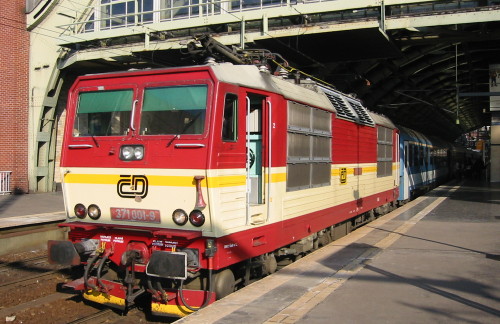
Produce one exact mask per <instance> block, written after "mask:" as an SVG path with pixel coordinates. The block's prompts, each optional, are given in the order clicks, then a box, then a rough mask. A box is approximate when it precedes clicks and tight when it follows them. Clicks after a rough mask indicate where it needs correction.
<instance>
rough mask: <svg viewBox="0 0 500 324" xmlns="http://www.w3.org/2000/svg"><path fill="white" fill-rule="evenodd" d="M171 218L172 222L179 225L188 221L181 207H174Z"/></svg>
mask: <svg viewBox="0 0 500 324" xmlns="http://www.w3.org/2000/svg"><path fill="white" fill-rule="evenodd" d="M172 219H173V220H174V223H176V224H177V225H181V226H182V225H184V224H186V223H187V221H188V215H187V213H186V212H185V211H183V210H182V209H176V210H174V212H173V213H172Z"/></svg>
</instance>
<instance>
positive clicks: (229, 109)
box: [222, 93, 238, 142]
mask: <svg viewBox="0 0 500 324" xmlns="http://www.w3.org/2000/svg"><path fill="white" fill-rule="evenodd" d="M237 117H238V96H237V95H235V94H232V93H228V94H226V99H225V101H224V119H223V121H222V140H223V141H224V142H236V141H237V140H238V122H237V121H238V118H237Z"/></svg>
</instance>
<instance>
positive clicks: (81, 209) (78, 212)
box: [74, 204, 87, 219]
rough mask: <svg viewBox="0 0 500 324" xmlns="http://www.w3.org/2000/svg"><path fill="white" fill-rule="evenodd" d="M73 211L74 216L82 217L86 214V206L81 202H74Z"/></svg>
mask: <svg viewBox="0 0 500 324" xmlns="http://www.w3.org/2000/svg"><path fill="white" fill-rule="evenodd" d="M74 211H75V216H76V217H78V218H81V219H84V218H85V216H87V208H85V206H84V205H83V204H76V205H75V209H74Z"/></svg>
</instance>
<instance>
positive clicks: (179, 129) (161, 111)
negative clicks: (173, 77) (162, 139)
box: [141, 85, 208, 135]
mask: <svg viewBox="0 0 500 324" xmlns="http://www.w3.org/2000/svg"><path fill="white" fill-rule="evenodd" d="M207 92H208V86H207V85H189V86H172V87H157V88H147V89H145V91H144V103H143V106H142V116H141V134H143V135H168V134H171V135H178V134H203V132H204V129H205V117H206V109H207Z"/></svg>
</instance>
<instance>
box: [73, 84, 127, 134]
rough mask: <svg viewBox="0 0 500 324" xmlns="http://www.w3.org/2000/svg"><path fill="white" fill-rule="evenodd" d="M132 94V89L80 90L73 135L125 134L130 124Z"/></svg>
mask: <svg viewBox="0 0 500 324" xmlns="http://www.w3.org/2000/svg"><path fill="white" fill-rule="evenodd" d="M133 94H134V93H133V90H132V89H125V90H112V91H88V92H81V93H80V95H79V97H78V108H77V113H76V117H75V123H74V125H73V136H113V135H115V136H116V135H125V134H126V133H127V130H128V127H129V125H130V114H131V111H132V99H133Z"/></svg>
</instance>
